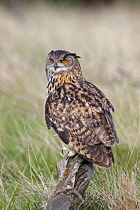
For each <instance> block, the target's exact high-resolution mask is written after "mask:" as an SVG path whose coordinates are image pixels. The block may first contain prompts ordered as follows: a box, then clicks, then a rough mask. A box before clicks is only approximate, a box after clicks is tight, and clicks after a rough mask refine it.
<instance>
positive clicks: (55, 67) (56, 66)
mask: <svg viewBox="0 0 140 210" xmlns="http://www.w3.org/2000/svg"><path fill="white" fill-rule="evenodd" d="M57 68H59V66H58V65H57V63H54V70H55V71H56V69H57Z"/></svg>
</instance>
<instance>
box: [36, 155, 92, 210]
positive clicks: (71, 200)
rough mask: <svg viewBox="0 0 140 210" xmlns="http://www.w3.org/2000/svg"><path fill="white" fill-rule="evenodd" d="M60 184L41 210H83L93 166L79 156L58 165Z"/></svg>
mask: <svg viewBox="0 0 140 210" xmlns="http://www.w3.org/2000/svg"><path fill="white" fill-rule="evenodd" d="M57 173H58V177H59V179H58V184H57V186H56V189H55V191H54V194H53V196H52V197H51V198H50V199H49V200H48V201H47V202H45V203H44V204H43V206H42V207H41V208H40V210H56V209H57V210H83V209H85V208H86V205H87V204H86V202H85V200H84V193H85V191H86V188H87V187H88V184H89V182H90V180H91V179H92V176H93V164H92V163H90V162H88V161H86V160H84V159H83V158H82V157H81V156H79V155H77V156H75V157H73V158H68V157H67V155H66V156H65V157H64V158H63V159H62V160H60V161H59V162H58V163H57Z"/></svg>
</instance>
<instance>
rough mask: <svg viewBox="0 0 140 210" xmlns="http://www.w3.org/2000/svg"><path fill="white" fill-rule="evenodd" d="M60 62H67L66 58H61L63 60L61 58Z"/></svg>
mask: <svg viewBox="0 0 140 210" xmlns="http://www.w3.org/2000/svg"><path fill="white" fill-rule="evenodd" d="M60 62H61V63H67V62H68V60H66V59H63V60H61V61H60Z"/></svg>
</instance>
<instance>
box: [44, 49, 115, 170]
mask: <svg viewBox="0 0 140 210" xmlns="http://www.w3.org/2000/svg"><path fill="white" fill-rule="evenodd" d="M78 58H80V57H79V56H77V55H76V53H70V52H68V51H65V50H57V51H51V52H50V53H49V54H48V57H47V59H46V67H45V68H46V75H47V78H48V85H47V90H48V97H47V100H46V105H45V119H46V124H47V127H48V129H50V128H53V129H54V130H55V132H56V133H57V134H58V135H59V137H60V139H62V141H63V142H64V143H65V144H67V145H68V147H69V149H70V150H71V151H75V153H78V154H80V155H81V156H83V158H85V159H86V160H88V161H90V162H92V163H95V164H97V165H99V166H101V167H106V168H108V167H110V166H112V164H113V163H114V158H113V154H112V148H111V147H112V146H113V144H114V143H118V137H117V134H116V131H115V128H114V124H113V120H112V115H111V110H112V111H114V108H113V106H112V104H111V103H110V101H109V100H108V99H107V98H106V97H105V95H104V94H103V93H102V91H101V90H99V89H98V88H97V87H96V86H95V85H93V84H91V83H90V82H88V81H86V80H85V79H84V77H83V75H82V72H81V67H80V63H79V61H78Z"/></svg>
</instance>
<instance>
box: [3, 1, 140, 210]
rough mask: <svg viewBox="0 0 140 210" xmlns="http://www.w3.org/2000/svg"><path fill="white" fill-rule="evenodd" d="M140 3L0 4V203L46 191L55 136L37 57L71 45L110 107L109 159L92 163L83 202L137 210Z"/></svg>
mask: <svg viewBox="0 0 140 210" xmlns="http://www.w3.org/2000/svg"><path fill="white" fill-rule="evenodd" d="M139 19H140V8H129V7H125V6H117V5H116V6H113V7H109V8H100V9H97V8H96V9H93V10H91V11H86V10H78V9H75V10H74V9H73V10H71V9H68V8H67V9H65V8H59V10H58V9H56V8H49V7H44V5H36V6H31V7H30V8H24V9H21V10H20V11H19V12H18V13H17V14H15V13H13V12H11V11H8V10H6V9H4V8H2V7H1V8H0V29H1V30H0V80H1V81H0V98H1V100H0V111H1V112H0V114H1V120H0V160H1V161H0V164H1V167H0V168H1V169H0V187H1V190H0V193H1V196H0V209H6V210H11V209H38V208H39V207H40V206H41V204H42V202H43V201H44V200H47V199H48V197H49V196H50V195H51V193H52V192H53V189H54V187H55V184H56V180H57V176H56V170H55V164H56V162H57V161H58V160H59V159H60V158H62V154H61V148H62V145H63V143H62V142H61V140H60V139H59V138H58V137H57V135H56V134H55V133H54V132H53V131H48V130H47V128H46V125H45V120H44V104H45V99H46V83H47V80H46V78H45V71H44V63H45V57H46V55H47V53H48V52H49V51H50V50H52V49H54V50H55V49H66V50H69V51H71V52H76V53H77V54H78V55H80V56H81V57H82V58H81V60H80V62H81V66H82V69H83V74H84V75H85V77H86V79H88V80H90V81H91V82H92V83H94V84H95V85H97V86H98V87H99V88H100V89H102V90H103V92H104V93H105V95H106V96H107V97H108V98H109V99H110V100H111V102H112V103H113V105H114V107H115V113H114V114H113V118H114V121H115V126H116V130H117V133H118V136H119V139H120V144H119V145H116V146H114V148H113V152H114V156H115V160H116V162H115V164H114V166H113V167H112V168H111V169H109V170H105V169H100V168H98V167H96V166H95V173H94V178H93V180H92V181H91V182H90V186H89V188H88V190H87V193H86V199H87V200H88V207H87V209H121V210H125V209H139V208H140V207H139V201H138V197H139V181H140V177H139V174H140V171H139V160H140V158H139V150H140V137H139V136H140V116H139V111H140V103H139V97H140V83H139V78H140V23H139Z"/></svg>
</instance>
